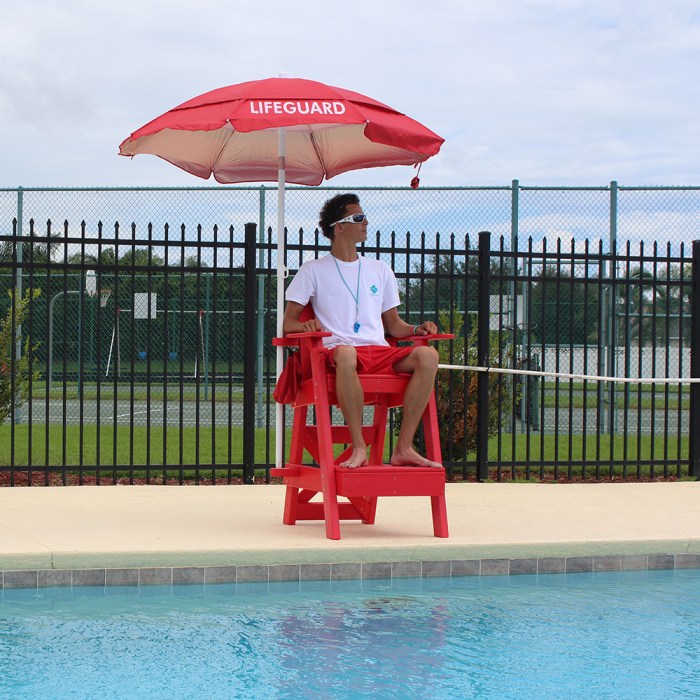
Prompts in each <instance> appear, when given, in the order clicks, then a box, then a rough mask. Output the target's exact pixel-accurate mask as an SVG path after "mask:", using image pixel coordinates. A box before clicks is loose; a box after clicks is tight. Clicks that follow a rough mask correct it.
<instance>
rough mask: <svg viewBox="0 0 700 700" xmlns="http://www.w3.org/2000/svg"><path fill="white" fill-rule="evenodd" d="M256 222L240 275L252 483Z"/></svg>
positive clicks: (246, 460) (248, 229)
mask: <svg viewBox="0 0 700 700" xmlns="http://www.w3.org/2000/svg"><path fill="white" fill-rule="evenodd" d="M256 238H257V226H256V225H255V224H246V225H245V270H244V272H243V279H244V282H245V291H244V294H243V307H244V309H245V313H244V321H243V339H244V342H243V483H244V484H253V483H255V374H256V373H255V361H256V355H257V348H256V343H255V338H256V331H255V321H256V317H257V313H256V308H255V278H256V275H257V267H256V260H255V254H256V248H257V241H256Z"/></svg>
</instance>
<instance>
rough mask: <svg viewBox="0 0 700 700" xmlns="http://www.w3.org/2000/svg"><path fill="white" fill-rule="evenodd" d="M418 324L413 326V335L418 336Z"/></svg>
mask: <svg viewBox="0 0 700 700" xmlns="http://www.w3.org/2000/svg"><path fill="white" fill-rule="evenodd" d="M420 325H421V324H420V323H419V324H418V325H417V326H413V335H418V329H419V328H420Z"/></svg>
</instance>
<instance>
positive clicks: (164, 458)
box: [0, 424, 688, 469]
mask: <svg viewBox="0 0 700 700" xmlns="http://www.w3.org/2000/svg"><path fill="white" fill-rule="evenodd" d="M98 435H99V439H100V455H99V456H100V459H99V463H100V465H101V466H104V467H112V466H116V467H124V466H126V465H129V464H134V465H146V464H147V463H150V465H152V466H153V467H163V466H167V467H168V468H172V469H179V465H180V464H200V465H201V466H202V468H207V467H211V466H217V467H226V466H228V465H230V464H241V463H242V462H243V428H241V427H232V428H230V429H229V428H228V427H226V426H222V427H217V428H215V429H213V430H212V428H200V429H199V430H197V429H196V428H194V427H184V428H182V430H181V429H180V428H179V427H178V426H168V428H167V432H166V431H165V430H164V429H163V428H162V427H151V428H150V452H149V451H148V440H147V437H148V435H149V432H148V429H147V428H146V427H145V426H135V427H133V428H129V427H128V426H119V427H117V428H116V430H115V428H114V426H103V427H101V428H99V429H98V428H97V426H95V425H85V426H84V427H83V439H82V454H81V440H80V429H79V426H74V425H67V426H66V428H65V433H64V430H63V427H62V426H61V425H51V426H49V430H48V452H47V431H46V427H45V426H44V425H35V426H33V427H32V459H31V463H32V466H35V467H36V466H40V467H41V468H44V467H45V466H49V467H56V468H69V469H70V468H78V467H79V466H80V465H81V464H82V465H91V466H93V465H96V464H97V438H98ZM290 435H291V431H290V430H288V431H287V433H286V439H287V445H286V453H287V454H288V450H289V440H290ZM266 437H267V433H266V430H265V429H264V428H258V429H256V434H255V463H256V464H267V463H268V456H267V454H266ZM529 437H530V440H529V443H528V439H527V438H528V436H527V435H522V434H516V435H515V439H514V440H513V436H512V435H510V434H505V435H503V436H502V440H501V445H500V453H499V445H498V438H497V437H493V438H491V439H490V440H489V460H490V461H515V462H524V461H526V460H528V461H530V462H531V463H532V464H533V466H535V467H536V466H538V464H539V463H548V464H551V463H554V462H564V461H569V460H572V461H583V460H586V461H589V462H590V461H596V462H600V463H601V464H603V465H604V464H606V463H607V462H610V461H622V460H625V459H626V460H629V461H634V460H640V461H652V460H663V459H667V460H675V459H679V458H680V459H687V455H688V438H687V437H683V438H682V439H681V440H680V444H679V442H678V440H677V439H674V440H669V441H667V442H666V441H664V440H663V439H662V438H660V437H653V436H649V435H644V436H642V437H641V438H639V440H637V438H636V436H634V437H631V438H629V439H628V440H627V442H626V443H625V441H624V440H623V439H622V438H621V437H620V436H610V435H601V436H600V437H598V436H595V435H588V436H582V435H574V436H572V438H571V441H570V442H569V439H568V437H567V438H559V439H557V438H556V436H554V435H544V436H541V435H540V434H538V433H535V434H530V436H529ZM164 438H167V444H166V448H165V451H164V448H163V441H164ZM388 442H389V441H388V440H387V448H386V450H385V460H388V458H389V446H388ZM212 443H213V444H212ZM229 443H230V452H229ZM28 447H29V431H28V426H27V425H18V426H15V431H14V448H13V449H14V460H13V462H14V463H13V464H12V463H11V449H10V448H11V430H10V426H9V424H7V425H3V426H0V466H3V467H10V466H14V467H15V468H21V467H26V466H28V464H29V451H28ZM443 456H444V457H445V459H448V458H449V455H447V454H445V455H443ZM473 460H474V455H469V456H468V461H470V462H471V461H473ZM269 461H274V430H271V431H270V455H269Z"/></svg>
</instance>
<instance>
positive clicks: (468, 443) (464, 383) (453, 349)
mask: <svg viewBox="0 0 700 700" xmlns="http://www.w3.org/2000/svg"><path fill="white" fill-rule="evenodd" d="M449 323H450V319H449V316H448V314H447V313H446V312H444V313H442V314H441V315H440V326H441V327H443V328H445V327H449ZM452 332H453V333H454V335H455V339H454V340H453V341H452V343H451V344H450V343H449V342H442V343H439V344H438V352H439V355H440V364H452V365H461V366H470V367H475V366H477V365H478V362H477V335H478V324H477V321H476V318H473V317H472V319H471V328H470V330H469V333H468V335H465V328H464V317H463V316H461V315H459V314H456V315H455V316H454V317H453V319H452ZM507 357H508V355H506V356H505V357H504V356H503V355H500V356H499V350H498V348H496V349H495V350H492V351H491V354H490V357H489V366H490V367H498V366H499V364H501V363H503V362H504V360H506V359H507ZM478 375H479V373H478V372H466V371H464V370H452V369H440V370H438V376H437V391H436V396H435V401H436V404H437V413H438V422H439V424H440V447H441V449H442V456H443V459H446V460H452V459H458V460H459V459H460V458H461V457H463V456H464V455H465V454H468V453H469V452H474V451H475V450H476V440H477V433H476V428H477V383H478ZM508 388H509V382H508V380H507V378H506V377H505V375H502V374H490V375H489V411H488V434H489V436H492V435H496V434H497V433H498V430H499V426H500V424H501V421H502V420H503V419H504V418H505V417H506V416H507V415H508V414H509V413H510V409H511V405H512V404H511V401H509V400H508V398H507V392H508Z"/></svg>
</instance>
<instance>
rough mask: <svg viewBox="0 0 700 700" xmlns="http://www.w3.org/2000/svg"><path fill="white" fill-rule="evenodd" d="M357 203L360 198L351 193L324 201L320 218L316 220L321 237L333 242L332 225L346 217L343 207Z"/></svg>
mask: <svg viewBox="0 0 700 700" xmlns="http://www.w3.org/2000/svg"><path fill="white" fill-rule="evenodd" d="M359 203H360V198H359V197H358V196H357V195H356V194H352V193H351V192H348V193H347V194H337V195H336V196H335V197H331V198H330V199H329V200H328V201H326V203H325V204H324V205H323V207H321V213H320V214H319V216H320V218H319V220H318V225H319V226H320V227H321V232H322V233H323V235H324V236H325V237H326V238H330V239H331V240H333V236H334V235H335V234H334V231H333V226H332V224H334V223H335V222H336V221H339V220H340V219H343V218H344V217H345V216H346V213H345V207H347V206H348V204H359Z"/></svg>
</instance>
